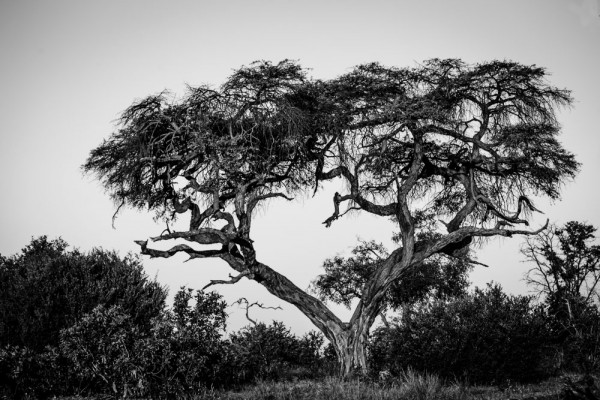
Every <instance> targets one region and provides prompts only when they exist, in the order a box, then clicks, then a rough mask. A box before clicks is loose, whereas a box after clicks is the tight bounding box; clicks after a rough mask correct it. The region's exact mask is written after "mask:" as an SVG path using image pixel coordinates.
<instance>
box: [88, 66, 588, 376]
mask: <svg viewBox="0 0 600 400" xmlns="http://www.w3.org/2000/svg"><path fill="white" fill-rule="evenodd" d="M545 77H546V72H545V70H544V69H543V68H540V67H537V66H526V65H521V64H518V63H514V62H509V61H492V62H488V63H482V64H476V65H467V64H465V63H463V62H461V61H459V60H438V59H434V60H430V61H427V62H425V63H424V64H422V65H419V66H417V67H415V68H402V69H399V68H388V67H384V66H381V65H379V64H377V63H372V64H366V65H361V66H358V67H356V68H355V69H354V70H352V71H351V72H349V73H347V74H345V75H343V76H341V77H339V78H336V79H333V80H329V81H317V80H310V79H308V78H307V77H306V74H305V72H304V71H303V70H302V68H301V67H300V66H299V65H297V64H296V63H293V62H290V61H283V62H281V63H279V64H272V63H269V62H258V63H255V64H253V65H252V66H250V67H243V68H240V69H239V70H237V71H235V72H234V73H233V74H232V75H231V76H230V77H229V79H227V81H226V82H225V84H224V85H223V86H221V88H220V89H218V90H215V89H211V88H208V87H199V88H190V90H189V92H188V93H187V95H186V96H185V97H183V98H182V99H180V100H178V101H174V100H171V99H169V98H168V97H167V96H166V95H165V94H160V95H157V96H150V97H148V98H146V99H144V100H142V101H139V102H136V103H135V104H133V105H132V106H131V107H129V108H128V109H127V110H125V111H124V113H123V115H122V118H121V125H120V127H119V129H118V130H117V131H116V132H115V133H114V134H113V135H112V136H111V137H110V138H109V139H108V140H106V141H104V142H103V143H102V144H101V145H100V146H98V147H97V148H96V149H94V150H92V152H91V154H90V156H89V158H88V160H87V162H86V163H85V165H84V169H85V170H86V171H87V172H92V173H95V174H97V176H98V177H99V179H100V180H101V181H102V183H103V185H104V187H105V188H106V189H107V190H108V191H109V193H110V194H111V196H112V198H113V199H114V200H115V201H116V202H117V204H119V205H129V206H132V207H136V208H140V209H146V208H150V209H152V210H154V211H156V212H157V215H158V216H159V217H162V218H164V219H165V220H166V221H167V222H170V221H172V220H173V219H175V217H176V215H178V214H183V213H188V215H189V217H190V224H189V226H188V227H187V229H185V230H182V231H171V230H170V228H169V229H167V231H165V232H164V233H163V234H161V235H159V236H154V237H152V238H151V242H157V241H165V240H176V239H182V240H184V241H187V242H190V243H193V244H194V245H195V246H194V247H192V246H190V245H188V244H183V243H178V244H173V246H172V247H171V248H170V249H168V250H158V249H156V248H154V246H152V243H151V242H149V241H148V240H141V241H138V244H139V245H140V248H141V252H142V254H146V255H149V256H151V257H171V256H173V255H175V254H178V253H186V254H188V255H189V257H190V258H194V259H195V258H207V257H216V258H220V259H222V260H223V261H225V262H226V263H227V264H228V265H229V266H230V267H231V268H233V269H234V270H235V271H237V272H238V274H237V275H236V276H234V277H232V279H231V280H230V281H229V282H228V283H235V282H237V281H239V280H240V279H242V278H248V279H252V280H254V281H256V282H257V283H259V284H261V285H263V286H264V287H265V288H266V289H267V290H268V291H269V292H270V293H272V294H273V295H275V296H277V297H279V298H281V299H283V300H285V301H287V302H289V303H291V304H293V305H295V306H296V307H298V309H299V310H301V311H302V312H303V313H304V314H305V315H306V316H307V317H308V318H309V319H310V320H311V321H312V322H313V323H314V324H315V325H316V326H317V327H318V328H319V329H320V330H321V331H322V332H323V333H324V335H325V336H326V337H327V338H328V339H329V340H330V341H331V343H333V346H334V347H335V349H336V352H337V354H338V358H339V360H340V367H341V373H342V374H344V375H347V374H349V373H351V372H352V371H353V370H354V369H355V368H356V369H358V370H360V371H361V372H366V369H367V365H366V356H365V344H366V342H367V337H368V333H369V328H370V327H371V325H372V324H373V322H374V320H375V318H376V317H377V315H379V314H380V312H381V310H382V307H384V304H385V301H386V293H388V289H389V288H390V286H391V285H393V283H394V282H396V281H398V279H400V278H401V276H402V275H404V274H405V272H406V271H407V270H409V269H412V268H420V267H421V266H422V265H423V263H424V262H425V261H426V260H427V259H429V258H430V257H432V256H435V255H436V254H440V253H441V254H448V255H452V256H461V255H464V254H465V253H466V252H468V248H469V244H470V243H471V242H472V241H473V240H474V239H476V238H479V237H491V236H506V237H510V236H513V235H517V234H523V235H530V234H534V233H537V232H539V231H540V230H534V231H530V230H524V229H518V228H515V227H514V225H520V224H525V225H527V224H528V219H527V216H528V213H529V212H531V211H536V208H535V207H534V206H533V204H532V202H531V200H530V197H531V196H533V195H546V196H549V197H550V198H557V197H558V196H559V191H558V190H559V188H560V186H561V184H562V183H563V182H564V181H565V180H566V179H569V178H572V177H574V175H575V173H576V171H577V168H578V164H577V162H576V161H575V159H574V157H573V155H572V154H570V153H569V152H567V151H566V150H565V149H563V147H562V146H561V144H560V143H559V142H558V140H557V138H556V137H557V135H558V133H559V131H560V127H559V124H558V122H557V120H556V117H555V110H556V108H557V107H560V106H566V105H569V104H570V103H571V97H570V94H569V92H568V91H566V90H562V89H558V88H556V87H553V86H551V85H549V84H548V83H547V82H546V80H545ZM334 179H341V180H342V181H344V182H345V184H346V186H347V188H348V189H347V191H345V192H344V193H335V195H334V197H333V213H332V214H331V215H330V216H329V217H328V218H327V219H326V220H325V221H324V225H325V226H331V224H332V223H334V222H335V221H336V220H337V219H339V218H341V217H342V216H343V215H344V214H345V213H346V212H347V211H348V210H357V211H361V212H366V213H370V214H374V215H377V216H380V217H383V218H392V219H393V220H394V221H395V222H396V223H397V228H398V231H399V234H398V239H399V241H398V245H397V247H396V248H395V249H394V250H393V251H391V252H390V254H389V255H388V256H387V258H386V259H385V260H384V261H382V262H381V263H380V264H379V265H378V266H377V269H376V271H375V272H374V273H372V274H371V275H370V277H369V279H368V280H367V282H366V283H365V285H364V287H363V290H362V296H361V299H360V301H359V302H358V304H357V306H356V309H355V311H354V313H353V316H352V318H351V319H350V321H349V322H347V323H346V322H342V321H341V320H340V319H339V318H338V317H337V316H336V315H335V314H334V313H332V312H331V311H330V310H329V309H328V308H327V307H326V306H325V305H324V304H323V303H322V302H321V301H320V300H318V299H316V298H315V297H313V296H311V295H309V294H308V293H306V292H305V291H304V290H302V289H300V288H298V287H297V286H296V285H294V284H293V283H292V282H291V281H290V280H289V279H287V278H286V277H284V276H283V275H281V274H279V273H278V272H276V271H275V270H274V269H273V268H271V267H270V266H268V265H266V264H264V263H262V262H260V261H259V260H258V258H257V257H258V255H257V254H256V251H255V248H254V245H253V241H252V238H251V230H252V220H253V218H254V217H255V214H254V211H255V210H256V208H257V206H258V205H259V204H264V203H265V202H266V201H268V200H271V199H274V198H283V199H288V200H289V199H291V198H292V196H294V195H298V194H300V193H302V192H303V191H304V192H305V191H306V190H307V189H312V188H314V190H319V189H320V188H321V187H322V186H321V183H322V182H325V181H330V180H334ZM343 206H347V208H346V209H345V210H344V209H343V208H342V207H343ZM419 215H425V216H430V218H429V219H431V220H433V221H436V222H435V223H434V224H432V225H431V226H430V227H428V229H427V234H426V235H419V234H418V231H419V228H420V226H419V221H420V218H418V216H419ZM438 221H440V222H438ZM442 221H443V222H442ZM217 223H218V224H219V225H216V224H217ZM167 227H168V225H167ZM541 229H543V227H542V228H541ZM390 234H391V232H390ZM206 245H213V246H212V247H205V246H206ZM214 245H217V248H215V246H214ZM198 246H199V247H198ZM203 246H204V247H203ZM214 283H223V281H214Z"/></svg>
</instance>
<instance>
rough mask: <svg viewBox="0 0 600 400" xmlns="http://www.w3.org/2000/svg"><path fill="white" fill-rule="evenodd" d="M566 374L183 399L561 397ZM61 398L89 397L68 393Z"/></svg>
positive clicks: (270, 385)
mask: <svg viewBox="0 0 600 400" xmlns="http://www.w3.org/2000/svg"><path fill="white" fill-rule="evenodd" d="M567 378H571V379H572V380H578V379H579V377H578V376H576V375H569V376H563V377H560V378H554V379H551V380H548V381H545V382H540V383H536V384H528V385H522V384H514V385H510V384H509V385H504V386H502V387H497V386H465V385H462V384H458V383H450V384H448V383H446V384H444V383H443V382H442V381H441V380H440V379H438V378H437V377H435V376H431V375H418V374H415V373H412V372H410V371H409V372H407V373H406V374H404V376H402V377H401V378H400V379H395V380H390V381H388V382H386V383H383V384H382V383H373V382H365V381H359V380H354V381H342V380H340V379H336V378H325V379H324V380H320V381H313V380H300V381H296V382H259V383H258V384H256V385H251V386H248V387H245V388H243V389H240V390H237V391H231V390H230V391H221V390H206V391H205V392H204V393H201V394H197V395H194V396H190V397H186V398H184V400H562V397H561V392H562V390H563V387H564V382H565V380H566V379H567ZM598 381H599V380H598V378H597V377H596V382H598ZM99 399H100V398H98V399H94V400H99ZM61 400H93V399H92V398H82V397H68V398H63V399H61Z"/></svg>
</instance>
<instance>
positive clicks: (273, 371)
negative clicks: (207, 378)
mask: <svg viewBox="0 0 600 400" xmlns="http://www.w3.org/2000/svg"><path fill="white" fill-rule="evenodd" d="M229 340H230V343H231V348H230V352H231V353H230V354H231V356H232V359H231V360H230V363H231V368H232V375H233V379H234V380H235V381H237V382H249V381H250V382H251V381H255V380H279V379H290V378H296V379H298V378H307V377H312V378H314V377H316V376H318V374H319V373H320V372H321V368H322V367H323V360H322V357H321V354H320V351H321V347H322V345H323V336H322V335H321V334H318V333H316V332H309V333H307V334H305V335H304V336H303V337H300V338H298V337H297V336H296V335H294V334H292V333H291V332H290V330H289V328H287V327H286V326H285V325H283V323H281V322H278V321H274V322H273V323H272V324H271V325H266V324H264V323H262V322H260V323H258V324H256V325H252V326H248V327H246V328H243V329H242V330H240V331H239V332H235V333H233V334H232V335H231V336H230V338H229Z"/></svg>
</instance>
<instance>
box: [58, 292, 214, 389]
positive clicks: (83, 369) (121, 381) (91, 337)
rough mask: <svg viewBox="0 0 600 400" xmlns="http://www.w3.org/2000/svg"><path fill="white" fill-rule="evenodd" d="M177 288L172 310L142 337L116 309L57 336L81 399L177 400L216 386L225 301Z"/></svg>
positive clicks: (103, 309)
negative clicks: (82, 384) (139, 399)
mask: <svg viewBox="0 0 600 400" xmlns="http://www.w3.org/2000/svg"><path fill="white" fill-rule="evenodd" d="M191 299H192V291H191V290H184V289H182V290H181V291H179V292H178V293H177V295H176V296H175V304H174V307H173V311H167V312H165V313H164V314H163V315H162V316H161V317H160V318H156V319H154V320H153V323H152V328H151V329H150V331H149V332H142V331H140V330H139V328H138V327H137V326H136V325H135V324H134V323H133V319H132V318H131V317H130V316H129V315H128V314H126V313H125V312H124V311H123V310H122V309H121V308H120V307H118V306H113V307H111V308H108V309H107V308H106V307H104V306H99V307H97V308H96V309H94V310H93V311H92V313H90V314H88V315H86V316H84V318H82V319H81V320H80V321H79V322H78V323H76V324H75V325H74V326H73V327H71V328H69V329H67V330H64V331H62V333H61V345H60V347H61V351H62V352H63V353H64V354H65V355H67V356H68V358H69V360H70V361H71V363H72V366H73V367H72V368H73V372H74V374H75V375H76V376H77V377H78V378H80V379H81V380H84V381H86V382H88V384H89V386H88V387H87V388H86V390H85V392H86V393H87V394H98V393H103V394H111V395H114V396H123V397H126V396H151V397H154V398H180V397H182V396H183V395H185V394H190V393H195V392H197V391H199V390H200V389H201V388H202V387H205V386H211V385H213V384H215V383H217V381H218V376H219V371H220V365H221V359H222V357H223V354H224V342H223V341H222V340H221V336H222V334H223V333H224V329H225V320H226V314H225V311H224V310H225V306H226V304H225V302H223V301H222V299H221V297H220V296H219V295H218V294H216V293H214V292H213V293H203V292H197V294H196V295H195V305H194V306H193V307H192V306H191V305H190V304H189V301H190V300H191Z"/></svg>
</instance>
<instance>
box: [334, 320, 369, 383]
mask: <svg viewBox="0 0 600 400" xmlns="http://www.w3.org/2000/svg"><path fill="white" fill-rule="evenodd" d="M368 333H369V329H368V328H366V329H365V327H362V328H359V327H355V328H354V329H352V328H351V327H348V328H347V329H345V330H343V331H342V332H340V333H339V334H336V335H335V337H334V338H332V340H331V343H332V344H333V346H334V348H335V352H336V354H337V357H338V362H339V373H340V376H341V377H343V378H349V377H352V376H355V375H366V374H367V372H368V365H367V339H368Z"/></svg>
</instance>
